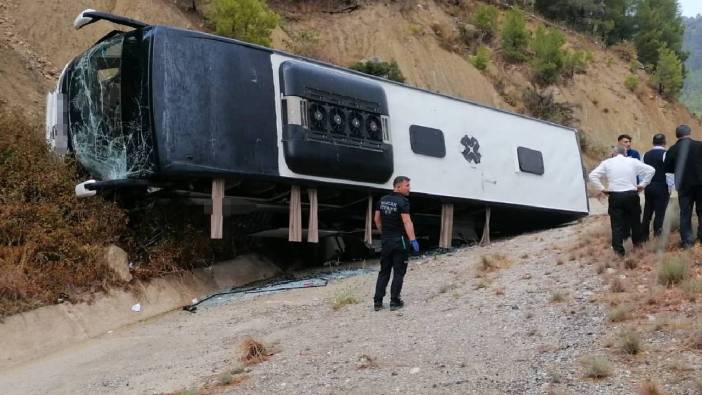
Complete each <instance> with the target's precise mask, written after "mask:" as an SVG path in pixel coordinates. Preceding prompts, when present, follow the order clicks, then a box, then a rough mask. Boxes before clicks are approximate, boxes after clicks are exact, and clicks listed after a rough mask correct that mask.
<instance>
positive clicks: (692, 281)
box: [681, 278, 702, 295]
mask: <svg viewBox="0 0 702 395" xmlns="http://www.w3.org/2000/svg"><path fill="white" fill-rule="evenodd" d="M681 288H682V289H683V291H685V292H686V293H688V294H690V295H696V294H702V278H689V279H687V280H685V281H683V282H682V284H681Z"/></svg>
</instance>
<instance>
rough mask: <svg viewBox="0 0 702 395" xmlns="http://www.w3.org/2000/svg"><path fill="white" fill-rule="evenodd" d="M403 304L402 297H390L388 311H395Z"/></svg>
mask: <svg viewBox="0 0 702 395" xmlns="http://www.w3.org/2000/svg"><path fill="white" fill-rule="evenodd" d="M404 306H405V302H403V301H402V299H392V300H391V301H390V311H395V310H397V309H401V308H403V307H404Z"/></svg>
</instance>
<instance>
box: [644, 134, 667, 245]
mask: <svg viewBox="0 0 702 395" xmlns="http://www.w3.org/2000/svg"><path fill="white" fill-rule="evenodd" d="M665 156H666V150H665V135H664V134H662V133H658V134H656V135H654V136H653V148H652V149H651V150H649V151H648V152H646V153H645V154H644V157H643V162H644V163H645V164H647V165H649V166H651V167H653V168H654V169H656V173H655V174H654V175H653V178H652V179H651V183H650V184H648V186H647V187H646V189H644V197H645V198H646V203H645V205H644V211H643V219H642V220H641V231H642V232H643V238H644V240H648V236H649V234H650V231H651V218H654V220H653V235H654V236H656V237H657V236H660V234H661V230H662V229H663V218H664V217H665V209H666V208H667V207H668V200H669V199H670V191H671V188H672V187H673V185H672V182H673V180H672V177H667V176H666V174H665V169H664V168H663V162H664V160H665ZM654 214H655V217H654Z"/></svg>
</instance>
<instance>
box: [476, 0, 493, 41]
mask: <svg viewBox="0 0 702 395" xmlns="http://www.w3.org/2000/svg"><path fill="white" fill-rule="evenodd" d="M497 15H498V11H497V8H495V7H494V6H491V5H487V4H481V5H480V6H479V7H478V9H477V10H476V11H475V14H473V18H472V22H473V25H475V27H476V28H478V30H479V31H480V33H481V35H482V38H484V39H486V40H490V39H492V37H493V36H494V35H495V33H496V32H497Z"/></svg>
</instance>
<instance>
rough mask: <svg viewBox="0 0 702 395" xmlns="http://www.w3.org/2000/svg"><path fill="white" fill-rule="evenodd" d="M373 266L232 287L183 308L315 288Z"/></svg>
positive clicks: (187, 309) (368, 269)
mask: <svg viewBox="0 0 702 395" xmlns="http://www.w3.org/2000/svg"><path fill="white" fill-rule="evenodd" d="M375 271H376V269H375V268H369V267H360V268H347V269H341V270H334V271H328V272H323V273H318V272H317V273H308V274H306V275H302V276H299V277H297V278H295V279H289V280H278V281H272V282H270V281H269V282H265V283H263V284H260V285H255V286H247V287H234V288H231V289H229V290H227V291H222V292H217V293H214V294H211V295H208V296H206V297H204V298H202V299H200V300H193V303H192V304H189V305H187V306H183V310H186V311H189V312H191V313H194V312H196V311H197V309H198V308H203V307H204V308H206V307H208V306H215V305H220V304H224V303H228V302H231V301H234V300H247V299H251V298H254V297H256V296H259V295H267V294H272V293H278V292H283V291H288V290H291V289H300V288H317V287H324V286H326V285H327V284H328V283H329V281H333V280H342V279H344V278H349V277H354V276H360V275H363V274H367V273H372V272H375Z"/></svg>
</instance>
